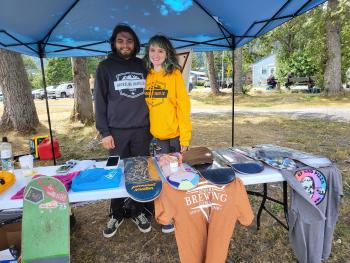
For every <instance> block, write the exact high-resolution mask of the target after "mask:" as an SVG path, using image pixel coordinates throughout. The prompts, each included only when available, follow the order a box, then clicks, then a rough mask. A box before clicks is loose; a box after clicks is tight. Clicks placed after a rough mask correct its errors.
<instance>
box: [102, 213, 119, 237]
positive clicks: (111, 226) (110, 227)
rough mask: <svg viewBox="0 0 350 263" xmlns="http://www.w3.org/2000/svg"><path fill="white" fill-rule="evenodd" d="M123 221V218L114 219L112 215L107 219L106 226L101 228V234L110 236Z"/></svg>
mask: <svg viewBox="0 0 350 263" xmlns="http://www.w3.org/2000/svg"><path fill="white" fill-rule="evenodd" d="M123 222H124V218H122V219H119V220H118V219H115V218H114V217H113V216H112V217H111V218H110V219H109V221H108V223H107V227H106V228H105V229H104V230H103V236H104V237H106V238H110V237H112V236H114V235H115V233H117V230H118V227H119V226H120V225H121V224H122V223H123Z"/></svg>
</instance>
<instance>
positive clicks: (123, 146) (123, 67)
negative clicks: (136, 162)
mask: <svg viewBox="0 0 350 263" xmlns="http://www.w3.org/2000/svg"><path fill="white" fill-rule="evenodd" d="M110 43H111V49H112V54H111V55H109V56H108V58H107V59H105V60H103V61H102V62H101V63H100V64H99V66H98V68H97V71H96V80H95V89H94V97H95V114H96V128H97V130H98V131H99V133H100V135H101V136H102V145H103V147H104V148H105V149H107V150H109V154H110V156H113V155H119V156H120V157H121V158H127V157H135V156H147V155H149V144H150V141H151V138H152V137H151V135H150V132H149V118H148V108H147V105H146V102H145V99H144V88H145V83H146V71H145V68H144V66H143V64H142V60H141V59H139V58H137V57H136V54H137V53H138V52H139V51H140V41H139V39H138V37H137V36H136V34H135V32H134V31H133V30H132V29H131V28H130V27H129V26H128V25H125V24H118V25H117V26H116V27H115V28H114V31H113V34H112V36H111V38H110ZM125 201H126V200H125V198H117V199H112V200H111V206H110V219H109V221H108V223H107V227H106V229H104V231H103V235H104V237H106V238H110V237H112V236H114V235H115V233H116V232H117V229H118V227H119V226H120V225H121V224H122V223H123V221H124V217H125V210H124V209H123V206H124V203H125ZM128 203H129V205H130V203H132V204H131V207H133V208H134V209H133V214H134V215H133V216H132V221H133V222H134V223H135V224H136V225H137V226H138V228H139V230H140V231H141V232H144V233H146V232H149V231H151V224H150V222H149V221H148V219H147V218H146V217H145V215H144V214H143V212H142V211H143V205H142V204H140V203H136V202H134V201H131V200H128Z"/></svg>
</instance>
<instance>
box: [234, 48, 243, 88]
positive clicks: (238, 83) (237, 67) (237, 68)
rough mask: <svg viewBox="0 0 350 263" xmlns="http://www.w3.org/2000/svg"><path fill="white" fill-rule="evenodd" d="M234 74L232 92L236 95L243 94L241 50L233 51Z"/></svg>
mask: <svg viewBox="0 0 350 263" xmlns="http://www.w3.org/2000/svg"><path fill="white" fill-rule="evenodd" d="M234 58H235V63H234V71H233V72H234V74H235V88H234V92H235V93H236V94H243V83H242V74H243V68H242V48H237V49H235V51H234Z"/></svg>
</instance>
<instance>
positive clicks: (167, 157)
mask: <svg viewBox="0 0 350 263" xmlns="http://www.w3.org/2000/svg"><path fill="white" fill-rule="evenodd" d="M174 157H175V160H174V162H175V165H172V164H171V163H170V162H171V159H172V158H174ZM177 158H178V154H175V153H172V154H158V155H157V156H156V159H157V164H158V166H159V168H160V170H161V172H162V175H163V177H164V178H165V180H166V181H167V183H168V184H169V185H170V186H171V187H173V188H175V189H177V190H183V191H187V190H190V189H193V188H195V187H196V186H197V185H198V183H199V178H200V175H199V173H198V172H197V170H195V169H194V168H192V167H191V166H190V165H188V164H187V163H178V159H177ZM180 158H181V157H180ZM180 162H181V160H180ZM173 166H174V167H173Z"/></svg>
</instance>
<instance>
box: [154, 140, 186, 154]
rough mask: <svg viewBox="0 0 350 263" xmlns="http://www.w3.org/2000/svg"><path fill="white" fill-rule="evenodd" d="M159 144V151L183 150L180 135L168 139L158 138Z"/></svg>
mask: <svg viewBox="0 0 350 263" xmlns="http://www.w3.org/2000/svg"><path fill="white" fill-rule="evenodd" d="M157 146H159V147H160V150H159V153H172V152H180V151H181V146H180V140H179V137H176V138H172V139H168V140H160V139H157Z"/></svg>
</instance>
